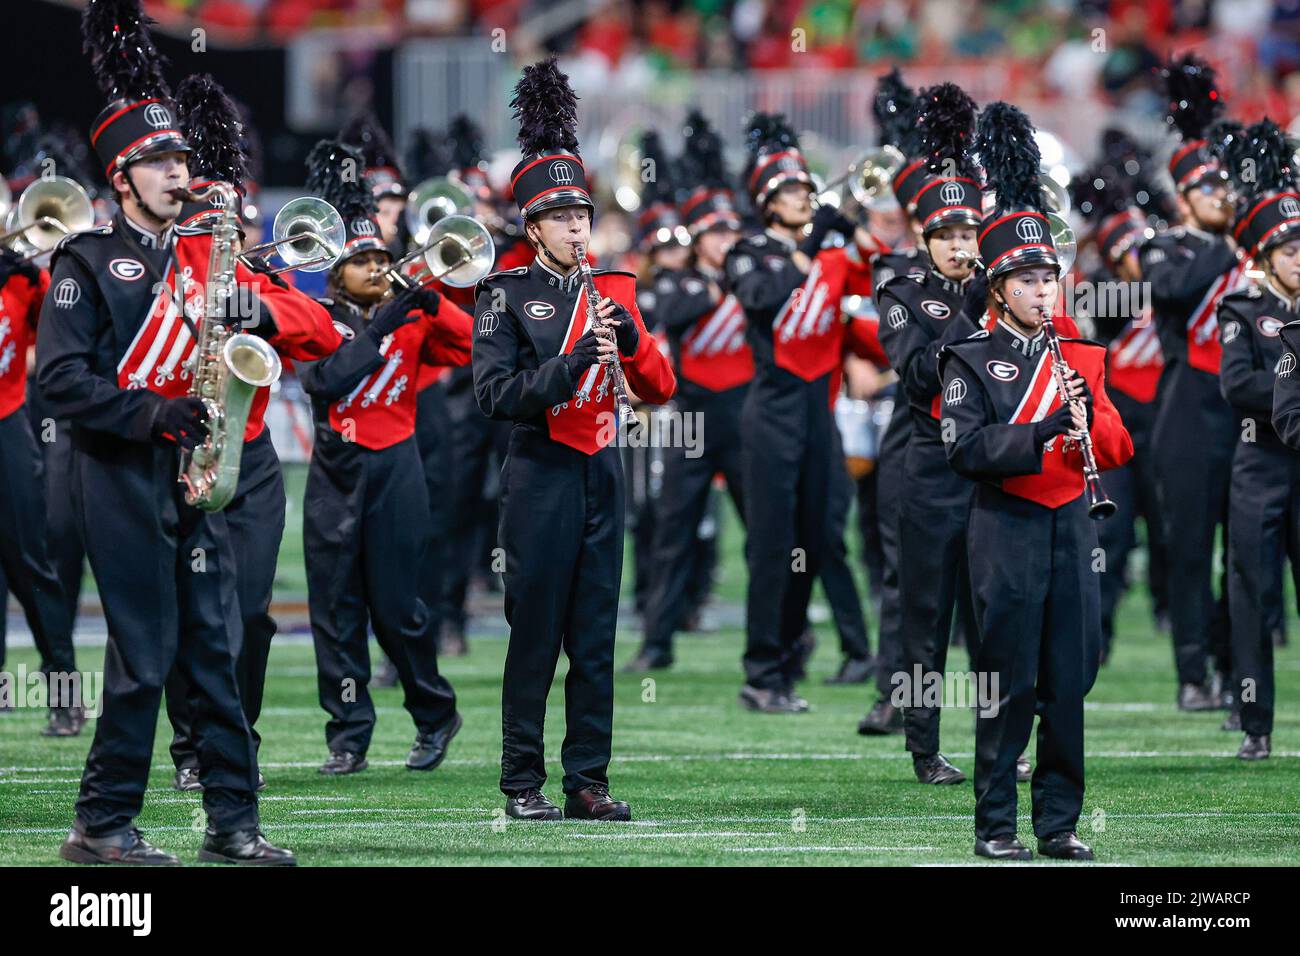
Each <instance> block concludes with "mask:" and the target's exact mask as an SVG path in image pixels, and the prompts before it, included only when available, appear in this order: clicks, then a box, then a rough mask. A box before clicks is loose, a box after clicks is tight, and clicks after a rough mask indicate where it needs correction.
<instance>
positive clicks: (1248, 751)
mask: <svg viewBox="0 0 1300 956" xmlns="http://www.w3.org/2000/svg"><path fill="white" fill-rule="evenodd" d="M1272 749H1273V745H1272V738H1271V737H1270V736H1269V735H1268V734H1264V735H1262V736H1259V737H1257V736H1255V735H1254V734H1246V739H1245V740H1243V741H1242V742H1241V749H1239V750H1238V751H1237V756H1238V757H1239V758H1241V759H1242V760H1267V759H1268V755H1269V753H1270V752H1271V751H1272Z"/></svg>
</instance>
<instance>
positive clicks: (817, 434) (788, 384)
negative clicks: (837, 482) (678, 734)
mask: <svg viewBox="0 0 1300 956" xmlns="http://www.w3.org/2000/svg"><path fill="white" fill-rule="evenodd" d="M794 252H795V246H794V244H793V243H792V242H791V241H789V240H787V239H786V238H784V237H783V236H780V235H778V234H777V233H776V232H773V231H771V230H768V231H766V232H764V233H760V234H758V235H754V236H749V237H747V238H745V239H743V240H741V241H740V242H738V243H737V244H736V246H735V247H734V248H733V249H732V250H731V252H730V253H729V254H728V256H727V267H726V271H727V288H728V291H729V292H730V294H732V295H734V296H735V297H736V300H737V301H738V302H739V303H740V306H741V308H742V309H743V310H744V317H745V328H746V335H747V337H748V339H749V344H750V348H751V350H752V351H753V356H754V365H755V375H754V381H753V383H752V384H751V386H750V388H749V392H748V394H747V395H746V397H745V403H744V407H743V409H742V412H741V436H742V443H743V444H742V449H743V450H742V477H741V483H742V486H743V487H744V489H745V513H746V524H747V526H748V528H749V536H748V544H747V549H746V560H747V562H748V565H749V586H748V596H747V598H746V645H745V656H744V664H745V682H746V684H747V685H749V686H751V687H754V688H758V689H761V690H771V691H776V692H780V693H788V692H789V691H790V690H791V688H792V685H793V681H794V679H795V674H796V673H797V672H798V669H799V666H800V662H799V655H798V647H797V645H798V642H799V638H800V637H801V635H802V634H803V632H804V629H805V627H806V626H807V614H808V600H809V597H810V595H811V593H812V585H813V581H814V580H815V578H816V577H817V574H818V571H819V568H820V565H821V560H822V553H823V550H824V549H825V547H826V538H827V529H828V521H827V512H826V502H827V498H828V496H829V494H830V483H831V470H830V469H831V457H832V454H833V448H834V446H835V439H834V436H833V435H832V432H833V430H834V428H835V423H834V420H833V418H832V415H831V411H830V402H829V394H830V375H831V373H832V371H833V370H834V369H836V368H837V367H838V366H839V365H840V363H841V362H842V360H843V351H844V327H845V326H844V323H843V322H842V321H841V319H840V300H841V299H842V298H843V297H844V296H845V295H851V294H858V295H868V294H870V291H871V270H870V267H869V266H868V265H866V257H867V256H868V255H869V254H870V253H869V251H865V250H858V249H857V248H856V247H851V248H828V249H822V250H821V251H819V252H817V254H816V255H815V256H814V257H812V264H811V267H810V269H809V271H808V273H807V274H806V275H805V274H804V273H803V272H801V271H800V270H799V269H798V268H797V267H796V266H795V264H794V261H793V259H792V258H791V256H792V254H793V253H794Z"/></svg>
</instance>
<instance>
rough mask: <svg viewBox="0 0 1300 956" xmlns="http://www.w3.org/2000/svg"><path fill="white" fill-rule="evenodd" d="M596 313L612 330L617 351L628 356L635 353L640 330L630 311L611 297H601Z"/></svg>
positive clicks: (639, 338)
mask: <svg viewBox="0 0 1300 956" xmlns="http://www.w3.org/2000/svg"><path fill="white" fill-rule="evenodd" d="M596 315H597V317H598V318H600V320H601V321H603V322H604V323H605V325H606V326H608V327H609V328H611V329H613V330H614V337H615V339H616V340H617V342H618V351H620V352H622V353H623V354H624V355H626V356H628V357H629V358H630V357H632V356H633V355H635V354H636V349H637V346H638V345H640V344H641V332H640V330H639V329H637V327H636V322H635V321H633V319H632V313H631V312H629V311H628V310H627V309H626V308H624V307H623V306H622V305H620V304H619V303H617V302H615V301H614V300H613V299H609V298H603V299H601V300H600V302H598V303H597V307H596ZM608 361H613V359H609V360H608Z"/></svg>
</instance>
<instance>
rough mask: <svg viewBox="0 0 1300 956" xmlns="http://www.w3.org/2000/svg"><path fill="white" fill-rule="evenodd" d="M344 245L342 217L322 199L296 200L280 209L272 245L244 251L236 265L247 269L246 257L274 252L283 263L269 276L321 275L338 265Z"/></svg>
mask: <svg viewBox="0 0 1300 956" xmlns="http://www.w3.org/2000/svg"><path fill="white" fill-rule="evenodd" d="M346 241H347V232H346V230H345V229H344V228H343V217H342V216H340V215H339V211H338V210H337V209H335V208H334V207H333V206H331V205H330V204H329V203H327V202H326V201H325V200H324V199H317V198H316V197H315V196H299V197H298V198H297V199H291V200H289V202H287V203H285V204H284V205H283V206H281V207H280V211H279V212H278V213H276V214H275V222H273V223H272V224H271V241H270V242H263V243H259V244H258V245H256V246H250V247H249V248H247V249H245V250H244V251H243V253H242V254H241V255H240V257H239V261H240V262H242V263H243V264H244V265H248V264H249V263H248V257H249V256H252V255H260V254H261V253H263V252H266V251H270V250H274V251H275V253H276V254H277V255H279V257H280V258H281V259H282V260H283V261H284V263H285V264H284V265H283V266H281V267H280V268H278V269H272V270H271V275H279V274H280V273H282V272H289V271H290V270H292V269H300V270H302V271H303V272H323V271H324V270H326V269H328V268H330V266H332V265H334V263H335V262H336V261H338V257H339V255H340V254H341V252H342V251H343V244H344V243H345V242H346Z"/></svg>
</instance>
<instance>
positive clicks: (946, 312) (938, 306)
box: [921, 299, 952, 319]
mask: <svg viewBox="0 0 1300 956" xmlns="http://www.w3.org/2000/svg"><path fill="white" fill-rule="evenodd" d="M921 311H922V312H924V313H925V314H926V315H928V316H929V317H930V318H932V319H946V318H948V316H950V315H952V309H950V308H949V307H948V305H947V304H946V303H944V302H940V301H939V300H938V299H926V300H925V301H923V302H922V303H921Z"/></svg>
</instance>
